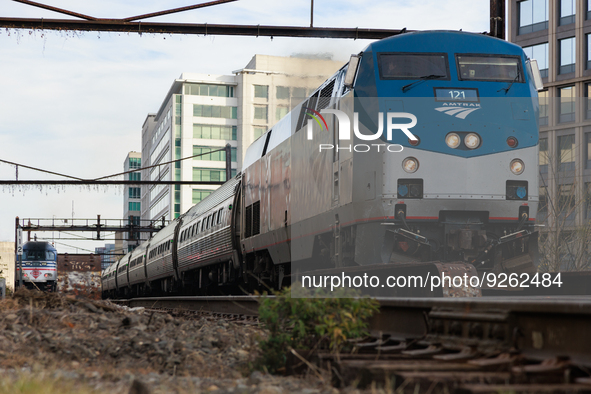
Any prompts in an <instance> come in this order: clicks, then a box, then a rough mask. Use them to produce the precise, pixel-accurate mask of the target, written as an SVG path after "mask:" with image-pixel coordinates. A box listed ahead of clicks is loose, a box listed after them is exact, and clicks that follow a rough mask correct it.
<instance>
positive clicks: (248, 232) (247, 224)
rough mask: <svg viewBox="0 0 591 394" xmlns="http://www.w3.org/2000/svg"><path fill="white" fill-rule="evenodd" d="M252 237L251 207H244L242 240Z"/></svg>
mask: <svg viewBox="0 0 591 394" xmlns="http://www.w3.org/2000/svg"><path fill="white" fill-rule="evenodd" d="M250 236H252V205H249V206H247V207H246V210H245V215H244V238H248V237H250Z"/></svg>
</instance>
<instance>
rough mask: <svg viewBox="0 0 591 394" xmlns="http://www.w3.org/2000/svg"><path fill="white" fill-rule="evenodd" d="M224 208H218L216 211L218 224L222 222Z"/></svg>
mask: <svg viewBox="0 0 591 394" xmlns="http://www.w3.org/2000/svg"><path fill="white" fill-rule="evenodd" d="M223 209H224V208H220V210H219V211H218V224H220V223H221V222H222V210H223Z"/></svg>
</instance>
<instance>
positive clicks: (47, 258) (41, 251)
mask: <svg viewBox="0 0 591 394" xmlns="http://www.w3.org/2000/svg"><path fill="white" fill-rule="evenodd" d="M22 268H23V284H24V285H25V287H27V288H29V289H39V290H44V291H56V289H57V250H56V249H55V248H54V247H53V246H52V245H51V244H50V243H49V242H44V241H43V242H38V241H30V242H27V243H25V244H24V245H23V255H22ZM19 269H20V267H19V265H18V263H17V270H16V278H15V280H16V286H15V288H16V287H18V285H19V272H20V271H19Z"/></svg>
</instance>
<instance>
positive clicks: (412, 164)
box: [402, 157, 419, 174]
mask: <svg viewBox="0 0 591 394" xmlns="http://www.w3.org/2000/svg"><path fill="white" fill-rule="evenodd" d="M402 168H403V169H404V171H406V172H408V173H409V174H412V173H413V172H416V170H418V169H419V161H418V160H417V159H415V158H414V157H407V158H406V159H404V161H403V162H402Z"/></svg>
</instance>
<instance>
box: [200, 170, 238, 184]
mask: <svg viewBox="0 0 591 394" xmlns="http://www.w3.org/2000/svg"><path fill="white" fill-rule="evenodd" d="M235 175H236V170H234V169H233V170H232V171H231V176H232V177H234V176H235ZM225 181H226V170H225V169H221V168H193V182H225Z"/></svg>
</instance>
